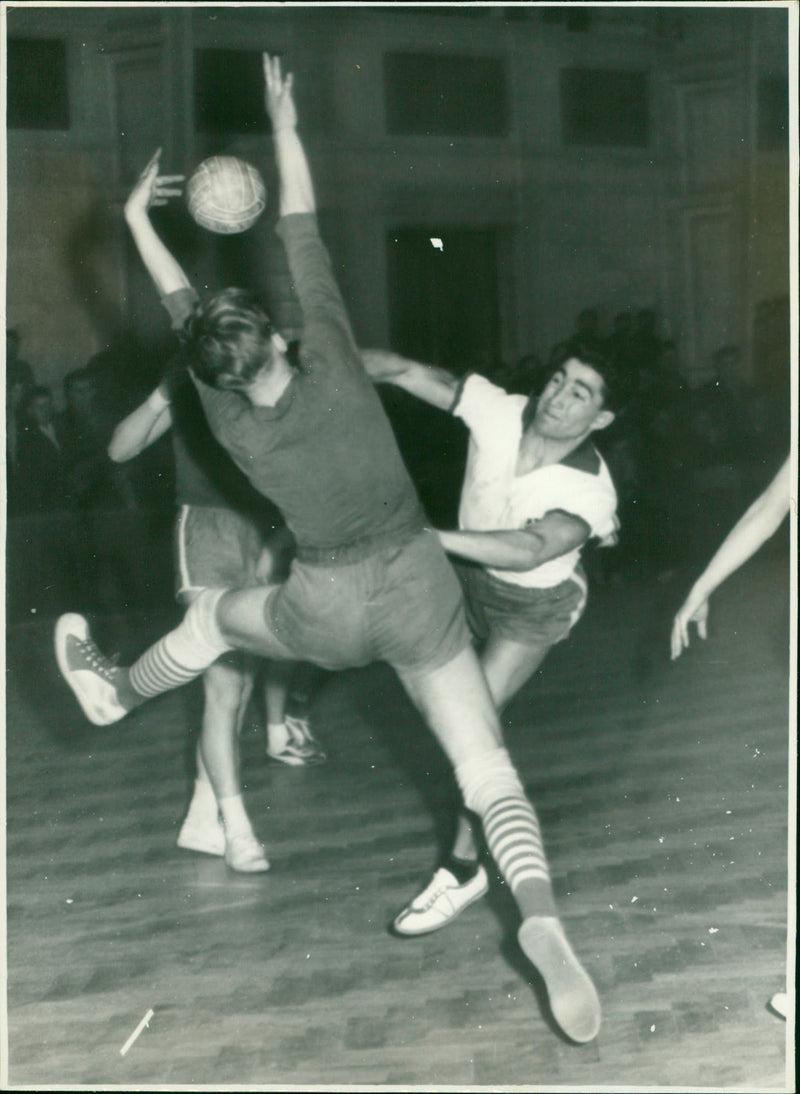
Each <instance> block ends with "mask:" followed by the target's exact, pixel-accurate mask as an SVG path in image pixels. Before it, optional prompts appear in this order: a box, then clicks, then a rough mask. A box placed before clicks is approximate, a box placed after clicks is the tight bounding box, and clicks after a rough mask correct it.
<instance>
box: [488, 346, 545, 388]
mask: <svg viewBox="0 0 800 1094" xmlns="http://www.w3.org/2000/svg"><path fill="white" fill-rule="evenodd" d="M545 371H546V370H545V368H544V367H543V365H542V362H541V360H540V359H539V357H537V355H536V354H535V353H526V354H525V356H524V357H520V359H519V360H518V361H517V363H516V365H503V366H501V367H500V368H499V369H497V370H495V372H493V373H492V374H491V376H490V377H489V379H490V380H491V381H492V383H493V384H497V385H498V386H499V387H501V388H503V390H504V391H506V392H508V394H509V395H531V394H538V392H539V391H540V390H541V387H542V386H543V376H544V374H545Z"/></svg>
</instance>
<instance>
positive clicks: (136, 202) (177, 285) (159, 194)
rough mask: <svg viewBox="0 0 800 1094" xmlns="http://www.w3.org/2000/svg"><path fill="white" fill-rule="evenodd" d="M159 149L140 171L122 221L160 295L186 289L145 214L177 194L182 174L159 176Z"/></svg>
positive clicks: (183, 278)
mask: <svg viewBox="0 0 800 1094" xmlns="http://www.w3.org/2000/svg"><path fill="white" fill-rule="evenodd" d="M160 161H161V149H160V148H159V149H157V150H156V152H155V154H154V155H153V157H152V159H151V160H150V162H149V163H148V165H147V166H146V167H145V169H144V171H142V173H141V175H139V178H138V179H137V181H136V185H135V186H134V188H133V190H131V192H130V195H129V197H128V200H127V201H126V202H125V220H126V222H127V225H128V227H129V228H130V231H131V235H132V236H133V241H134V243H135V244H136V247H137V249H138V251H139V254H140V255H141V258H142V262H144V265H145V268H146V270H147V272H148V273H149V274H150V277H151V278H152V279H153V282H154V283H155V286H156V288H157V289H158V292H159V293H160V294H161V296H167V295H168V294H169V293H172V292H176V291H177V290H178V289H187V288H189V287H190V286H189V279H188V278H187V276H186V274H185V273H184V272H183V269H182V268H181V266H180V264H179V263H178V262H177V260H176V259H175V258H174V257H173V255H172V254H171V252H170V251H169V250H168V249H167V247H166V246H165V244H164V243H163V241H162V240H161V238H160V236H159V235H158V233H157V232H156V230H155V229H154V228H153V225H152V223H151V221H150V215H149V211H150V209H151V208H153V207H154V206H158V205H166V203H167V200H168V199H169V198H171V197H177V196H179V195H180V193H181V190H180V187H178V186H176V183H179V182H181V181H182V180H183V175H159V173H158V169H159V166H160Z"/></svg>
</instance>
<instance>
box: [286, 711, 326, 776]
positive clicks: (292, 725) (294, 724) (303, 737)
mask: <svg viewBox="0 0 800 1094" xmlns="http://www.w3.org/2000/svg"><path fill="white" fill-rule="evenodd" d="M286 728H287V729H288V730H289V737H290V741H289V743H290V744H292V745H294V746H295V748H297V749H298V750H299V751H300V752H302V753H303V755H304V756H305V757H306V763H307V764H321V763H324V762H325V760H327V758H328V754H327V753H326V752H325V750H324V749H323V747H322V745H321V744H320V743H319V741H318V740H317V739H316V737H315V736H314V734H313V733H312V732H311V726H310V725H309V723H308V718H295V717H294V716H293V715H291V714H287V716H286Z"/></svg>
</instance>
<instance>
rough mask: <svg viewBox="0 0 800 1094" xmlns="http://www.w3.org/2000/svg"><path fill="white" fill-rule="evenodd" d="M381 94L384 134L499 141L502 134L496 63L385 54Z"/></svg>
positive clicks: (502, 82)
mask: <svg viewBox="0 0 800 1094" xmlns="http://www.w3.org/2000/svg"><path fill="white" fill-rule="evenodd" d="M384 89H385V97H386V125H387V130H388V132H389V133H396V134H403V135H410V134H424V135H426V136H457V137H502V136H505V134H506V132H507V129H508V105H507V100H508V96H507V89H506V74H505V66H504V64H503V61H502V60H501V59H498V58H494V57H464V56H453V55H450V56H442V55H437V54H433V53H388V54H387V55H386V57H385V58H384Z"/></svg>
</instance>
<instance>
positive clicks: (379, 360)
mask: <svg viewBox="0 0 800 1094" xmlns="http://www.w3.org/2000/svg"><path fill="white" fill-rule="evenodd" d="M361 360H362V361H363V362H364V368H365V369H366V372H367V375H368V376H369V377H370V378H371V379H372V380H373V381H374V382H375V383H376V384H381V383H386V384H394V386H395V387H401V388H403V390H404V391H408V392H409V393H410V394H411V395H416V397H417V398H418V399H422V400H423V401H424V402H426V403H430V404H431V406H436V407H438V408H439V409H440V410H449V409H450V407H451V406H452V405H453V402H454V400H455V397H456V392H457V390H458V379H457V377H455V376H454V375H453V374H452V372H448V371H447V370H446V369H443V368H438V367H436V366H434V365H423V364H422V363H421V362H419V361H412V360H410V359H409V358H408V357H401V356H400V354H399V353H392V352H391V351H390V350H384V349H365V350H362V351H361Z"/></svg>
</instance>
